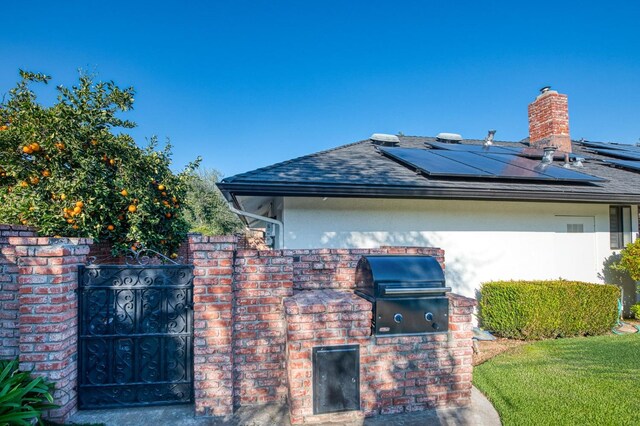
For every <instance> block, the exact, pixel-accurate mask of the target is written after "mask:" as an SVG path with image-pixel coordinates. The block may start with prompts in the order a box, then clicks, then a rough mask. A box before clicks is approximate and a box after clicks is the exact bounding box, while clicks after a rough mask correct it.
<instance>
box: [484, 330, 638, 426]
mask: <svg viewBox="0 0 640 426" xmlns="http://www.w3.org/2000/svg"><path fill="white" fill-rule="evenodd" d="M473 382H474V384H475V385H476V387H478V389H480V390H481V391H482V392H483V393H484V394H485V395H486V396H487V397H488V398H489V400H490V401H491V402H492V403H493V405H494V407H495V408H496V410H498V413H499V414H500V418H501V420H502V422H503V424H504V425H639V424H640V334H631V335H625V336H615V335H613V336H599V337H588V338H573V339H558V340H546V341H541V342H536V343H532V344H529V345H524V346H520V347H518V348H515V349H513V350H512V351H509V352H507V353H504V354H501V355H498V356H497V357H495V358H493V359H491V360H489V361H487V362H485V363H484V364H481V365H479V366H477V367H476V368H475V369H474V378H473Z"/></svg>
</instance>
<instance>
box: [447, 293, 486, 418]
mask: <svg viewBox="0 0 640 426" xmlns="http://www.w3.org/2000/svg"><path fill="white" fill-rule="evenodd" d="M477 303H478V302H477V301H476V299H470V298H468V297H464V296H461V295H459V294H455V293H449V332H450V334H451V341H450V342H449V344H450V354H451V356H452V357H453V358H454V359H455V362H454V363H453V366H452V367H453V370H452V374H451V380H452V383H451V384H450V391H449V392H448V394H447V405H448V406H465V405H468V404H469V403H470V402H471V387H472V374H473V318H472V316H473V311H474V309H475V306H476V305H477Z"/></svg>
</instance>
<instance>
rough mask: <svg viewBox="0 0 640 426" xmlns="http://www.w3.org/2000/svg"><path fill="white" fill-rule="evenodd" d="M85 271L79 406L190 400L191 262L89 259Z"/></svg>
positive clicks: (81, 285) (80, 305) (80, 298)
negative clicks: (90, 262)
mask: <svg viewBox="0 0 640 426" xmlns="http://www.w3.org/2000/svg"><path fill="white" fill-rule="evenodd" d="M79 275H80V276H79V286H78V309H79V321H78V326H79V342H78V405H79V408H81V409H82V408H108V407H125V406H146V405H162V404H176V403H189V402H192V399H193V310H192V306H193V305H192V303H193V267H192V266H189V265H144V266H137V265H136V266H131V265H89V266H84V267H81V268H80V270H79Z"/></svg>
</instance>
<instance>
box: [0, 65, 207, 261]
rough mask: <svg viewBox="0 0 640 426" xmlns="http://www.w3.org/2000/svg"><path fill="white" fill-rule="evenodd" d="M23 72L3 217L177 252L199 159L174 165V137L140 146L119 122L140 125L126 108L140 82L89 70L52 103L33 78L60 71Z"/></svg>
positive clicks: (9, 113)
mask: <svg viewBox="0 0 640 426" xmlns="http://www.w3.org/2000/svg"><path fill="white" fill-rule="evenodd" d="M20 75H21V77H22V79H21V81H20V82H19V83H18V84H17V86H16V87H15V88H13V89H12V90H11V91H10V92H9V93H8V95H7V96H6V99H5V100H3V102H2V103H1V104H0V203H2V208H1V209H0V223H19V224H24V225H32V226H35V227H36V228H38V230H39V231H40V233H41V234H43V235H64V236H77V237H91V238H94V239H95V240H97V241H107V242H110V243H112V245H113V248H114V250H113V251H114V254H122V253H123V252H125V251H126V250H128V249H129V248H134V249H139V248H141V247H146V248H151V249H154V250H157V251H159V252H161V253H165V254H168V255H173V256H174V257H175V252H176V249H177V247H178V245H179V243H180V242H181V241H182V240H183V239H184V237H185V235H186V233H187V231H188V229H189V224H188V223H187V222H186V221H185V220H184V218H183V216H182V214H183V206H182V201H183V199H184V197H185V194H186V190H187V187H188V184H189V183H188V180H189V176H190V174H192V171H193V169H194V168H196V167H197V162H196V163H192V164H190V165H189V166H187V168H186V169H185V171H183V172H182V173H173V172H172V171H171V169H170V164H171V148H170V146H169V145H168V144H167V146H166V147H165V149H163V150H158V149H157V141H156V140H155V138H154V139H152V140H151V142H150V143H149V145H148V146H147V147H146V148H139V147H138V146H137V145H136V144H135V142H134V140H133V139H132V138H131V136H129V135H128V134H126V133H122V132H120V131H119V130H120V129H127V128H133V127H135V124H134V123H132V122H130V121H127V120H123V119H121V118H119V116H118V115H119V114H121V113H122V112H125V111H128V110H130V109H131V108H132V106H133V101H134V90H133V89H132V88H126V89H121V88H119V87H118V86H116V85H115V84H114V83H113V82H107V83H102V82H98V83H96V82H94V81H93V79H92V78H91V77H90V76H87V75H81V76H80V79H79V82H78V84H77V85H75V86H73V87H70V88H67V87H63V86H58V87H57V91H58V97H57V101H55V102H54V103H53V105H50V106H45V105H43V104H41V103H39V102H38V100H37V96H36V93H35V92H34V91H33V90H32V88H31V86H32V83H47V82H48V81H49V79H50V77H48V76H46V75H43V74H36V73H28V72H24V71H20Z"/></svg>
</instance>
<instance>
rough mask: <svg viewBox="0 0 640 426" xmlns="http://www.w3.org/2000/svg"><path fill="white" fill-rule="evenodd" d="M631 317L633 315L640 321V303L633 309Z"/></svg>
mask: <svg viewBox="0 0 640 426" xmlns="http://www.w3.org/2000/svg"><path fill="white" fill-rule="evenodd" d="M631 315H633V317H634V318H635V319H638V320H640V303H636V304H635V305H633V306H632V307H631Z"/></svg>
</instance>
